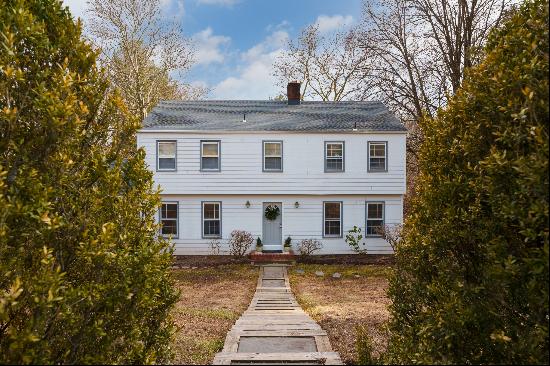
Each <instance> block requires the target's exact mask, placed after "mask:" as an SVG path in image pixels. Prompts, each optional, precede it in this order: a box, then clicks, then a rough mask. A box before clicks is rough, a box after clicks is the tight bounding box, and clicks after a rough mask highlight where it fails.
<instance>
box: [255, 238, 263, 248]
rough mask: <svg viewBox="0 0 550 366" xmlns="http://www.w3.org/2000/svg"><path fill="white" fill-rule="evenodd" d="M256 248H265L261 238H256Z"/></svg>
mask: <svg viewBox="0 0 550 366" xmlns="http://www.w3.org/2000/svg"><path fill="white" fill-rule="evenodd" d="M256 246H257V247H261V246H263V244H262V239H260V237H258V238H256Z"/></svg>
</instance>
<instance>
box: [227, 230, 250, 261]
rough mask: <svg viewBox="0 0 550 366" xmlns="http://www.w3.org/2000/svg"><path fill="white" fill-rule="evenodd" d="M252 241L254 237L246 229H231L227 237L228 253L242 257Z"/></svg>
mask: <svg viewBox="0 0 550 366" xmlns="http://www.w3.org/2000/svg"><path fill="white" fill-rule="evenodd" d="M253 242H254V238H253V237H252V234H250V233H249V232H248V231H243V230H233V231H232V232H231V239H229V253H231V255H234V256H236V257H244V256H245V254H246V253H247V252H248V250H249V249H250V247H251V246H252V243H253Z"/></svg>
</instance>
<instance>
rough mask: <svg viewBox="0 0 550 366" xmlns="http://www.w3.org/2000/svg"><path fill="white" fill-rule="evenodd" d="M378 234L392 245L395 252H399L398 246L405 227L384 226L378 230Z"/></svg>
mask: <svg viewBox="0 0 550 366" xmlns="http://www.w3.org/2000/svg"><path fill="white" fill-rule="evenodd" d="M378 232H379V233H380V235H382V237H383V238H384V240H385V241H387V242H388V243H389V244H390V245H391V247H392V249H393V251H394V252H395V251H396V250H397V246H398V245H399V243H401V239H402V234H403V225H384V226H382V227H381V228H380V229H379V230H378Z"/></svg>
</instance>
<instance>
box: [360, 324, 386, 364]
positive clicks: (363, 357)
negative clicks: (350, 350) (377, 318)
mask: <svg viewBox="0 0 550 366" xmlns="http://www.w3.org/2000/svg"><path fill="white" fill-rule="evenodd" d="M356 332H357V340H356V342H355V351H356V352H357V364H358V365H376V364H378V363H380V362H379V359H378V358H377V357H375V356H374V347H373V345H372V343H373V342H372V339H371V337H370V335H369V332H368V328H367V327H366V326H358V327H357V328H356Z"/></svg>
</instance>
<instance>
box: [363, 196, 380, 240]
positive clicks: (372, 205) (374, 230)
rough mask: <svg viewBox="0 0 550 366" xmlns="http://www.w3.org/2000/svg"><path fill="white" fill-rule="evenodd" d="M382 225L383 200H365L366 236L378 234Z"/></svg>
mask: <svg viewBox="0 0 550 366" xmlns="http://www.w3.org/2000/svg"><path fill="white" fill-rule="evenodd" d="M383 227H384V202H367V230H366V234H367V236H380V235H382V233H381V232H380V230H381V229H382V228H383Z"/></svg>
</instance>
